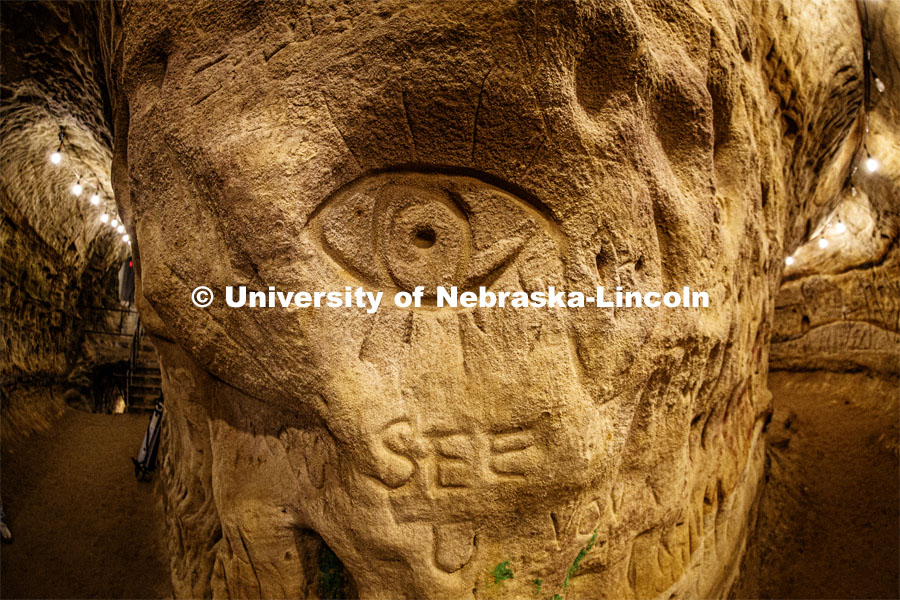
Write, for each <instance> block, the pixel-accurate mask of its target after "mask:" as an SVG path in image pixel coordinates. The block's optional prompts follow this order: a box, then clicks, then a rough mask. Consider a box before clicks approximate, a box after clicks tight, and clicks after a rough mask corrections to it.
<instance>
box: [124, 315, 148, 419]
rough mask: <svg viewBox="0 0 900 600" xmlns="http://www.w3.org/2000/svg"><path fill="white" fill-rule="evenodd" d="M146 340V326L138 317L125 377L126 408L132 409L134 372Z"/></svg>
mask: <svg viewBox="0 0 900 600" xmlns="http://www.w3.org/2000/svg"><path fill="white" fill-rule="evenodd" d="M143 338H144V326H143V324H142V323H141V317H140V316H138V317H137V324H136V325H135V327H134V334H133V335H132V336H131V351H130V352H129V354H128V372H127V374H126V376H125V407H126V410H127V409H128V408H130V407H131V391H132V388H133V386H134V371H135V369H136V368H137V363H138V356H139V354H140V352H141V340H142V339H143Z"/></svg>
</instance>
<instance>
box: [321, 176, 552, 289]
mask: <svg viewBox="0 0 900 600" xmlns="http://www.w3.org/2000/svg"><path fill="white" fill-rule="evenodd" d="M311 227H313V230H314V231H315V232H316V234H317V236H318V239H319V241H320V243H321V245H322V247H323V249H324V250H325V252H326V253H327V254H328V256H330V257H331V258H332V259H333V260H334V261H335V262H337V263H338V264H339V265H340V266H341V267H343V268H344V269H345V270H346V271H348V272H349V273H350V274H351V275H353V276H354V277H356V278H357V279H359V280H360V281H361V282H362V283H364V284H367V285H368V286H369V287H372V288H382V289H403V290H412V289H414V288H415V287H416V286H420V285H421V286H425V293H426V296H433V295H435V293H436V291H435V288H436V287H437V286H445V287H449V286H457V287H459V288H461V289H468V288H472V287H477V286H479V285H490V283H491V282H493V281H494V280H496V279H497V278H498V277H499V276H500V275H501V274H502V273H503V271H504V270H505V268H506V267H507V266H508V265H509V264H511V263H512V262H513V261H514V260H515V258H516V257H517V256H518V254H519V252H520V251H521V250H522V248H523V247H524V246H525V244H526V243H531V242H532V241H533V240H535V239H536V238H539V237H543V238H547V240H548V241H549V237H550V234H551V232H554V231H555V229H553V226H552V224H551V223H550V222H549V221H548V220H547V219H546V218H545V217H544V216H543V215H541V214H540V213H539V212H538V211H537V210H536V209H535V208H534V207H533V206H531V205H530V204H527V203H525V202H524V201H523V200H521V199H519V198H517V197H516V196H513V195H512V194H510V193H508V192H506V191H504V190H502V189H500V188H497V187H495V186H492V185H490V184H487V183H484V182H483V181H480V180H478V179H475V178H473V177H465V176H451V175H441V174H422V173H385V174H380V175H373V176H369V177H365V178H363V179H361V180H359V181H357V182H355V183H353V184H350V185H349V186H348V187H346V188H344V189H343V190H341V191H340V192H338V193H337V194H336V195H335V196H333V197H332V198H331V199H329V200H328V201H327V202H326V203H325V205H323V207H322V209H321V210H320V211H319V213H318V214H317V215H316V216H315V217H314V218H313V219H312V221H311Z"/></svg>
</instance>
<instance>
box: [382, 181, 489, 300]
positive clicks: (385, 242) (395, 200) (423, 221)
mask: <svg viewBox="0 0 900 600" xmlns="http://www.w3.org/2000/svg"><path fill="white" fill-rule="evenodd" d="M383 198H384V204H383V207H384V208H383V210H382V214H381V218H382V219H383V221H382V223H383V225H382V226H381V227H379V230H380V231H381V232H382V235H381V236H380V241H379V244H378V247H379V250H380V253H381V257H382V260H384V264H385V265H386V266H387V268H388V272H389V273H390V274H391V277H392V278H393V279H394V283H395V284H396V285H397V286H398V287H400V288H403V289H414V288H415V287H416V286H418V285H422V286H425V291H426V293H427V294H434V293H436V289H435V288H436V287H437V286H439V285H445V286H446V285H456V284H457V283H458V279H459V275H460V270H461V269H463V268H464V267H465V264H466V262H467V257H468V252H469V246H470V245H471V242H470V236H469V226H468V222H467V220H466V217H465V216H464V215H463V214H462V213H461V212H460V211H459V209H458V208H456V207H455V206H454V205H453V203H452V202H451V201H450V200H449V198H447V197H445V196H444V195H442V194H440V193H435V191H430V190H421V189H416V188H408V187H399V186H397V187H393V188H387V189H385V190H384V196H383Z"/></svg>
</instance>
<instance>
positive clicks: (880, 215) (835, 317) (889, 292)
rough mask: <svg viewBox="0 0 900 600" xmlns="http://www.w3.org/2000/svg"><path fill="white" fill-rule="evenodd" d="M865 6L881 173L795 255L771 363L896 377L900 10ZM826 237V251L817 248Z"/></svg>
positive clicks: (873, 150) (893, 5) (851, 189)
mask: <svg viewBox="0 0 900 600" xmlns="http://www.w3.org/2000/svg"><path fill="white" fill-rule="evenodd" d="M860 10H861V11H862V19H863V22H864V25H865V23H866V22H867V24H868V36H869V38H870V39H871V43H870V48H871V52H870V62H871V73H872V78H871V81H870V90H869V95H870V98H869V107H870V110H869V112H868V117H869V119H868V128H869V133H868V136H867V137H866V139H865V148H864V149H863V154H862V156H865V154H864V153H865V152H868V153H869V154H871V155H872V156H874V157H876V158H877V159H878V161H879V163H880V167H879V169H878V170H877V171H875V172H874V173H871V172H869V171H868V170H867V169H866V168H865V167H864V166H861V167H860V169H859V170H858V171H856V173H855V174H854V175H853V177H852V179H851V186H848V187H846V188H844V189H843V190H842V192H841V193H840V195H839V198H840V200H841V203H840V205H839V206H838V208H837V209H836V210H835V212H834V213H833V214H832V215H831V216H830V218H829V219H828V221H827V222H825V223H822V224H821V225H820V226H819V227H818V228H811V229H810V235H809V236H808V237H807V240H809V241H808V242H807V243H805V244H803V245H802V246H801V247H800V248H798V249H797V250H796V251H795V252H793V253H792V254H793V258H794V264H793V265H791V266H789V267H787V269H786V270H785V281H784V283H783V285H782V287H781V290H780V291H779V294H778V297H777V298H776V306H775V320H774V330H773V336H772V348H771V358H770V364H771V368H773V369H784V370H803V371H809V370H818V369H822V370H826V371H838V372H842V371H859V370H861V371H865V372H868V373H870V374H873V375H877V376H880V377H888V378H897V377H898V376H900V327H898V322H900V250H898V229H900V58H898V57H900V39H898V36H897V35H894V32H897V31H898V30H900V4H898V3H897V2H884V3H865V6H863V5H860ZM875 78H877V80H878V81H876V79H875ZM879 82H880V84H881V86H879V85H878V83H879ZM879 87H881V88H882V89H879ZM838 225H840V226H842V229H838ZM810 238H811V239H810ZM823 238H824V239H825V240H826V241H827V242H828V246H827V247H825V248H821V247H820V246H819V240H820V239H823Z"/></svg>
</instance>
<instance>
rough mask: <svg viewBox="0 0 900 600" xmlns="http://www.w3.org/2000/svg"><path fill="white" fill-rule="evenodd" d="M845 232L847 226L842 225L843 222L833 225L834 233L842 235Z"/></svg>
mask: <svg viewBox="0 0 900 600" xmlns="http://www.w3.org/2000/svg"><path fill="white" fill-rule="evenodd" d="M845 231H847V226H846V225H844V222H843V221H838V222H837V223H835V225H834V232H835V233H844V232H845Z"/></svg>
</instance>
